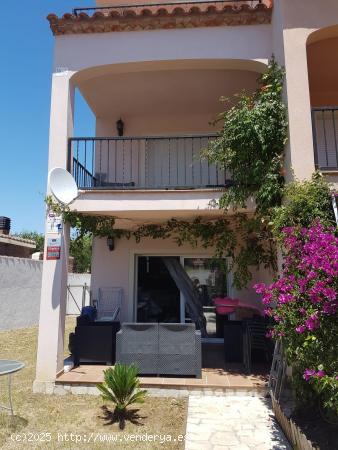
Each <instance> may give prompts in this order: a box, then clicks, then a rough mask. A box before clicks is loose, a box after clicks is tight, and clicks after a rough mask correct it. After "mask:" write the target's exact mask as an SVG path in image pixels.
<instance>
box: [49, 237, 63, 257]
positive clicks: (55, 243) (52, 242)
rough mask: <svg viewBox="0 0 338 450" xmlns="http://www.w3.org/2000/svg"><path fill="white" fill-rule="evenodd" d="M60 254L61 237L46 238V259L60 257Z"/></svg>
mask: <svg viewBox="0 0 338 450" xmlns="http://www.w3.org/2000/svg"><path fill="white" fill-rule="evenodd" d="M60 256H61V237H54V238H50V237H49V238H47V256H46V259H48V260H56V259H60Z"/></svg>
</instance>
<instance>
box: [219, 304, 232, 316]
mask: <svg viewBox="0 0 338 450" xmlns="http://www.w3.org/2000/svg"><path fill="white" fill-rule="evenodd" d="M234 311H235V307H234V306H216V313H217V314H220V315H225V314H231V313H233V312H234Z"/></svg>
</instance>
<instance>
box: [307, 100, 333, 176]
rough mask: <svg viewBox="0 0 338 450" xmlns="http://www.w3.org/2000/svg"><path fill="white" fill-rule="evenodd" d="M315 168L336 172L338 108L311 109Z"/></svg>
mask: <svg viewBox="0 0 338 450" xmlns="http://www.w3.org/2000/svg"><path fill="white" fill-rule="evenodd" d="M312 128H313V141H314V150H315V164H316V168H317V169H319V170H322V171H325V170H326V171H330V170H338V106H327V107H321V108H312Z"/></svg>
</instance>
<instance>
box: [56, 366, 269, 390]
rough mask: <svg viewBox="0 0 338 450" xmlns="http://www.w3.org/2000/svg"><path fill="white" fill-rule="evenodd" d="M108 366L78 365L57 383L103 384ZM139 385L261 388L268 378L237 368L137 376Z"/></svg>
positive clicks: (263, 374) (261, 371)
mask: <svg viewBox="0 0 338 450" xmlns="http://www.w3.org/2000/svg"><path fill="white" fill-rule="evenodd" d="M105 369H107V366H102V365H81V366H79V367H76V368H74V369H73V370H71V371H70V372H68V373H64V374H62V375H60V376H59V377H58V378H57V380H56V383H57V384H73V383H74V384H76V385H80V384H82V383H83V384H86V385H90V384H96V383H99V382H101V381H103V371H104V370H105ZM140 381H141V385H142V386H143V387H157V388H158V387H166V388H169V387H173V388H177V387H187V388H189V387H191V388H200V389H202V388H203V389H208V388H212V389H217V388H221V389H226V388H230V389H238V390H248V389H250V390H251V389H257V390H261V389H264V387H265V386H266V383H267V376H266V374H265V373H264V371H263V370H262V368H260V370H256V371H255V374H253V375H245V374H244V373H242V372H241V371H240V369H239V368H238V366H237V367H236V366H229V368H228V370H226V369H225V368H224V369H223V368H218V369H212V368H205V369H202V378H201V379H196V378H190V377H189V378H185V377H179V378H175V377H169V376H166V377H150V376H149V377H148V376H144V377H140Z"/></svg>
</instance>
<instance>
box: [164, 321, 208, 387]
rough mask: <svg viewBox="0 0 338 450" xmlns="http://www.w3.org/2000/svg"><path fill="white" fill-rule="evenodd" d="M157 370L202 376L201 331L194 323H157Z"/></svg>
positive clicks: (171, 373) (172, 373) (165, 372)
mask: <svg viewBox="0 0 338 450" xmlns="http://www.w3.org/2000/svg"><path fill="white" fill-rule="evenodd" d="M158 330H159V358H158V366H159V367H158V372H159V374H166V375H195V376H196V378H201V377H202V346H201V332H200V331H197V330H196V327H195V324H192V323H189V324H182V323H160V324H159V328H158Z"/></svg>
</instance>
